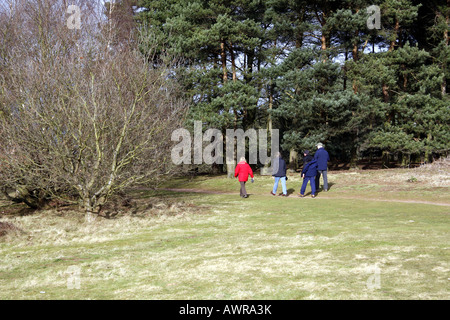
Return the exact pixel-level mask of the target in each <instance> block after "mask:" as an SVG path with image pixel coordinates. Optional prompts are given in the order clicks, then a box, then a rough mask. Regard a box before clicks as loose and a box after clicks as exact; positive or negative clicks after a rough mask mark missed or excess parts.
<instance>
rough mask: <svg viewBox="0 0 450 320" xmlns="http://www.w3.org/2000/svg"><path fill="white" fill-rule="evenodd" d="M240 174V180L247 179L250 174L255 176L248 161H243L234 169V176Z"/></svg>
mask: <svg viewBox="0 0 450 320" xmlns="http://www.w3.org/2000/svg"><path fill="white" fill-rule="evenodd" d="M238 175H239V181H247V180H248V175H250V176H251V177H252V178H253V170H252V168H250V165H249V164H248V163H247V162H245V161H241V162H239V163H238V164H237V166H236V169H235V170H234V177H235V178H236V177H237V176H238Z"/></svg>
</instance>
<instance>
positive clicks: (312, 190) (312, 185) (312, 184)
mask: <svg viewBox="0 0 450 320" xmlns="http://www.w3.org/2000/svg"><path fill="white" fill-rule="evenodd" d="M309 179H310V180H309V181H310V185H311V196H313V197H314V196H315V195H316V183H315V181H314V180H315V179H314V177H311V178H309Z"/></svg>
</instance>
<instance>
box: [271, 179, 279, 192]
mask: <svg viewBox="0 0 450 320" xmlns="http://www.w3.org/2000/svg"><path fill="white" fill-rule="evenodd" d="M279 181H280V177H275V183H274V184H273V190H272V194H276V193H277V189H278V182H279Z"/></svg>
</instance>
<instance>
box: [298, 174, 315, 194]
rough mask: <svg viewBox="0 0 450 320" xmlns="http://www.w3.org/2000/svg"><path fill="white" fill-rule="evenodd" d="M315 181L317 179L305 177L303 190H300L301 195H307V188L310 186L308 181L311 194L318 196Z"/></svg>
mask: <svg viewBox="0 0 450 320" xmlns="http://www.w3.org/2000/svg"><path fill="white" fill-rule="evenodd" d="M314 179H315V177H304V178H303V183H302V188H301V189H300V194H301V195H305V191H306V186H307V185H308V181H309V184H310V186H311V194H312V195H316V184H315V183H314Z"/></svg>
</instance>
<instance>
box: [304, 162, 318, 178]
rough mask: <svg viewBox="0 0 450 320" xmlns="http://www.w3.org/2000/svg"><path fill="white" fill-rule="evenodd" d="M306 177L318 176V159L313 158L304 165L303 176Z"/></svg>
mask: <svg viewBox="0 0 450 320" xmlns="http://www.w3.org/2000/svg"><path fill="white" fill-rule="evenodd" d="M303 175H305V177H315V176H317V161H316V160H311V161H310V162H308V163H307V164H305V166H304V167H303V171H302V176H303Z"/></svg>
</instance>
